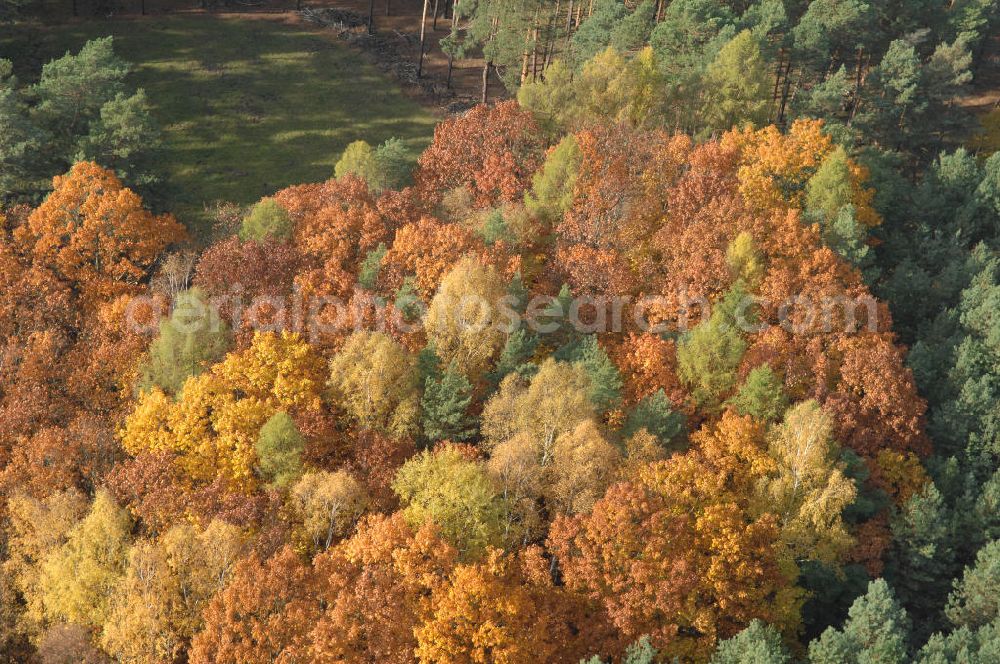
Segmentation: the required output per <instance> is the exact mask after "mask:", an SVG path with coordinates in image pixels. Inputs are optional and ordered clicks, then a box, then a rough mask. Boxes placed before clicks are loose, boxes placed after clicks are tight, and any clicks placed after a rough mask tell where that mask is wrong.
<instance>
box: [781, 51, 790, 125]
mask: <svg viewBox="0 0 1000 664" xmlns="http://www.w3.org/2000/svg"><path fill="white" fill-rule="evenodd" d="M791 86H792V54H791V53H789V54H788V64H786V65H785V86H784V89H783V90H782V91H781V106H779V107H778V124H779V125H782V124H784V123H785V108H786V107H787V106H788V90H789V88H790V87H791Z"/></svg>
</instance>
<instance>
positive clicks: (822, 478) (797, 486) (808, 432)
mask: <svg viewBox="0 0 1000 664" xmlns="http://www.w3.org/2000/svg"><path fill="white" fill-rule="evenodd" d="M769 451H770V454H771V457H772V458H773V459H774V460H775V462H776V466H777V467H776V469H775V472H774V474H772V475H771V476H770V477H769V478H768V479H767V480H766V481H765V483H764V484H763V496H762V497H763V498H764V499H765V501H766V502H767V504H768V505H770V509H771V511H773V512H775V513H776V514H777V515H778V517H779V518H780V520H781V539H782V542H783V543H784V544H785V545H786V546H788V548H789V550H790V552H791V554H792V556H793V557H794V558H795V559H796V560H799V561H801V560H807V559H812V560H820V561H822V562H825V563H828V564H833V563H836V562H837V561H838V560H840V559H841V558H842V556H843V555H844V554H845V553H846V552H847V550H848V549H849V548H850V547H851V546H852V545H853V544H854V539H853V538H852V537H851V535H850V533H848V532H847V527H846V526H845V524H844V521H843V518H842V517H841V514H842V513H843V511H844V508H845V507H847V506H848V505H850V504H851V503H852V502H854V498H855V496H856V495H857V489H856V488H855V486H854V481H853V480H851V479H850V478H848V477H847V476H845V475H844V469H843V464H842V463H841V461H840V446H839V445H838V444H837V442H836V441H835V440H834V438H833V422H832V420H831V418H830V416H829V415H828V414H826V413H825V412H823V410H822V409H821V408H820V406H819V404H818V403H816V402H815V401H803V402H801V403H799V404H796V405H795V406H793V407H792V408H791V409H789V411H788V412H787V413H786V414H785V419H784V421H783V422H782V423H781V425H779V426H777V427H776V428H775V429H774V431H773V432H772V434H771V437H770V444H769Z"/></svg>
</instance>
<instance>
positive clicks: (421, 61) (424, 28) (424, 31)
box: [417, 0, 431, 78]
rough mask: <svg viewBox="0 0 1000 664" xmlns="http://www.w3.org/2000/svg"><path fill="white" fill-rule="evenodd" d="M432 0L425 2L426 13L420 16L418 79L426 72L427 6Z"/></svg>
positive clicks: (425, 0)
mask: <svg viewBox="0 0 1000 664" xmlns="http://www.w3.org/2000/svg"><path fill="white" fill-rule="evenodd" d="M430 2H431V0H424V11H423V13H421V15H420V59H419V60H418V61H417V78H420V76H421V74H422V73H423V71H424V39H425V38H426V36H427V5H429V4H430Z"/></svg>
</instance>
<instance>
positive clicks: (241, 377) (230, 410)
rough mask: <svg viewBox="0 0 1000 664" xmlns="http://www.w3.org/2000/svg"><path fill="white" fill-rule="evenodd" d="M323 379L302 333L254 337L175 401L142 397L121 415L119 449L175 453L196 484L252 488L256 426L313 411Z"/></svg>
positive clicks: (317, 360) (153, 395)
mask: <svg viewBox="0 0 1000 664" xmlns="http://www.w3.org/2000/svg"><path fill="white" fill-rule="evenodd" d="M324 374H325V372H324V369H323V360H322V358H320V357H319V355H317V354H316V352H315V351H314V350H313V349H312V348H311V347H310V346H309V344H308V343H306V342H305V340H303V339H302V338H301V336H299V335H297V334H293V333H289V332H282V333H281V334H280V335H278V334H274V333H270V332H269V333H263V334H260V333H259V334H257V335H255V336H254V339H253V343H251V345H250V347H249V348H247V349H245V350H243V351H240V352H238V353H230V354H229V355H228V356H226V358H225V359H224V360H223V361H222V362H221V363H219V364H217V365H215V366H213V367H212V369H211V370H210V371H208V372H206V373H203V374H201V375H199V376H195V377H192V378H189V379H188V381H187V382H186V383H185V384H184V388H183V389H182V390H181V393H180V395H179V396H178V399H177V400H176V401H174V400H171V399H170V398H169V397H167V396H166V395H165V394H163V392H161V391H160V390H159V389H158V388H154V389H153V390H152V391H151V392H148V393H145V394H143V395H142V396H141V398H140V400H139V403H138V404H137V405H136V407H135V410H134V411H133V412H132V413H131V414H130V415H129V416H128V418H126V421H125V426H124V428H123V430H122V432H121V439H122V445H123V446H124V447H125V450H126V451H128V452H129V453H130V454H138V453H140V452H143V451H167V452H172V453H173V454H175V455H176V456H177V460H178V463H179V464H180V467H181V468H182V470H183V471H184V472H185V474H186V475H187V476H188V477H189V478H190V479H191V480H193V481H196V482H211V481H212V480H214V479H215V478H216V477H220V476H221V477H224V478H225V479H227V480H228V481H230V482H231V483H232V485H233V486H234V487H244V488H250V487H252V486H254V485H255V484H256V482H257V478H256V477H255V475H254V467H255V465H256V461H257V453H256V449H255V448H256V443H257V439H258V436H259V433H260V429H261V427H263V426H264V424H266V423H267V421H268V420H269V419H270V418H271V417H272V416H273V415H275V414H276V413H277V412H279V411H286V412H303V411H309V410H316V409H318V408H319V406H320V403H321V400H320V393H321V390H322V387H323V384H324Z"/></svg>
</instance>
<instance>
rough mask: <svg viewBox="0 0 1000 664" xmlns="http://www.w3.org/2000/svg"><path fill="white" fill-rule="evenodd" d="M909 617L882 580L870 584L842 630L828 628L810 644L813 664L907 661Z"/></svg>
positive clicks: (810, 658) (855, 604)
mask: <svg viewBox="0 0 1000 664" xmlns="http://www.w3.org/2000/svg"><path fill="white" fill-rule="evenodd" d="M909 635H910V618H909V616H907V614H906V611H905V610H904V609H903V608H902V607H901V606H900V605H899V602H897V601H896V597H895V595H893V592H892V589H891V588H890V587H889V584H887V583H886V582H885V581H884V580H883V579H876V580H874V581H872V582H871V583H870V584H869V585H868V592H867V593H865V595H863V596H862V597H859V598H858V599H857V600H855V601H854V604H852V605H851V608H850V611H848V618H847V621H846V622H845V623H844V627H843V628H842V629H840V630H836V629H834V628H832V627H831V628H829V629H827V630H826V631H825V632H823V635H822V636H820V637H819V638H818V639H816V640H815V641H813V642H812V643H810V644H809V661H810V662H811V664H861V663H862V662H879V663H880V664H904V662H908V661H909V658H908V654H907V641H908V639H909Z"/></svg>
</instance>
